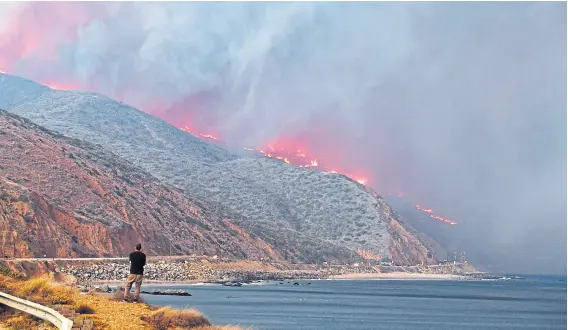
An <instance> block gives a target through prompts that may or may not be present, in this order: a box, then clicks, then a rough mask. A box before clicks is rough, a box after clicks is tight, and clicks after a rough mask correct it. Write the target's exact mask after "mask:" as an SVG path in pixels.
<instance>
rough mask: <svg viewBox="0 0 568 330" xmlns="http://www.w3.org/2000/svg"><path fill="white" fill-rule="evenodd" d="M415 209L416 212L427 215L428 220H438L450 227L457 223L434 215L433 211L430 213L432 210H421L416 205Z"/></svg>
mask: <svg viewBox="0 0 568 330" xmlns="http://www.w3.org/2000/svg"><path fill="white" fill-rule="evenodd" d="M416 209H417V210H418V211H422V212H424V213H428V214H429V215H430V218H432V219H436V220H440V221H443V222H445V223H449V224H450V225H457V222H455V221H452V220H450V219H447V218H444V217H441V216H438V215H435V214H434V211H432V209H425V208H422V207H421V206H420V205H416Z"/></svg>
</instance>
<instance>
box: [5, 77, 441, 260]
mask: <svg viewBox="0 0 568 330" xmlns="http://www.w3.org/2000/svg"><path fill="white" fill-rule="evenodd" d="M3 84H4V85H5V84H9V82H6V81H5V79H4V78H3V77H2V76H1V75H0V87H1V86H3ZM1 100H3V102H4V103H0V107H1V106H8V105H9V104H16V103H17V102H15V101H13V100H10V99H9V95H7V93H4V92H3V91H2V90H0V101H1ZM8 110H9V111H10V112H13V113H15V114H18V115H21V116H23V117H26V118H28V119H30V120H32V121H34V122H37V123H39V124H41V125H43V126H46V127H47V128H49V129H52V130H56V131H58V132H60V133H63V134H65V135H67V136H70V137H72V138H78V139H83V140H86V141H90V142H92V143H96V144H100V145H101V146H103V147H104V148H106V149H108V150H110V151H112V152H114V153H116V154H118V155H120V156H121V157H124V158H125V159H126V160H128V161H129V162H131V163H133V164H134V165H135V166H139V167H140V168H142V169H143V170H145V171H148V172H149V173H151V174H152V175H154V176H156V177H157V178H159V179H161V180H163V181H164V182H166V183H168V184H172V185H174V186H176V187H179V188H181V189H184V190H185V191H186V192H187V193H189V194H191V195H193V196H195V197H197V198H199V199H201V200H207V201H213V202H215V203H219V204H222V205H223V206H224V207H226V209H225V211H223V212H235V213H238V214H242V215H243V218H241V220H238V221H236V223H237V224H238V225H239V226H242V227H243V228H245V229H246V230H248V231H249V232H252V233H255V234H256V235H263V239H264V240H266V241H268V242H272V243H271V245H273V246H274V247H275V248H276V250H278V251H280V253H282V254H283V255H284V256H285V257H286V256H287V255H298V251H300V250H309V249H307V248H306V246H305V244H304V243H302V242H304V241H306V238H308V237H313V238H317V239H319V240H320V241H321V242H322V243H323V246H322V245H321V244H320V245H319V249H316V251H310V252H307V251H305V252H304V253H303V254H308V255H310V257H309V258H307V259H310V258H316V259H318V260H320V259H321V258H319V255H320V252H321V251H320V250H321V248H323V247H325V245H329V246H342V247H345V248H348V249H351V250H354V251H363V250H364V251H367V252H368V253H369V254H370V255H372V256H374V257H377V258H382V257H394V259H393V260H394V261H395V262H400V263H403V264H418V263H434V262H435V259H434V258H433V257H432V255H431V253H429V250H428V247H427V246H426V244H425V243H424V242H423V241H422V240H421V239H420V237H415V234H413V233H414V232H415V230H414V229H412V228H411V226H409V225H408V224H406V223H404V222H403V221H402V220H401V219H400V218H399V217H398V216H397V215H396V214H394V213H392V212H390V211H389V212H386V211H385V210H390V207H389V206H388V204H387V203H386V202H385V201H384V199H382V197H380V196H379V195H378V194H376V193H374V192H372V190H370V189H369V188H368V187H365V186H363V185H361V184H359V183H357V182H355V181H353V180H350V179H348V178H346V177H345V176H343V175H340V174H331V173H323V172H319V171H314V170H310V169H305V168H298V167H295V166H291V165H288V164H284V163H282V162H278V161H275V160H273V159H268V158H248V157H240V156H237V155H235V154H232V153H230V152H229V151H226V150H223V149H221V148H219V147H218V146H214V145H212V144H209V143H207V142H205V141H201V140H199V139H198V138H196V137H193V136H191V135H190V134H188V133H185V132H182V131H181V130H179V129H177V128H175V127H174V126H171V125H169V124H167V123H165V122H163V121H161V120H159V119H157V118H155V117H152V116H150V115H148V114H145V113H143V112H141V111H139V110H137V109H134V108H132V107H129V106H127V105H124V104H122V103H120V102H117V101H114V100H111V99H109V98H107V97H105V96H101V95H98V94H95V93H89V92H77V91H51V92H49V93H46V92H43V93H42V94H41V95H40V96H39V97H35V98H34V97H30V98H29V100H27V101H25V102H20V103H18V104H17V105H15V106H12V107H10V108H9V109H8ZM186 135H187V136H191V138H189V137H187V136H186ZM229 210H230V211H229ZM275 226H278V228H275ZM284 230H285V231H286V232H287V234H286V235H287V236H286V235H284V236H286V238H283V237H280V236H282V235H283V232H284ZM307 241H308V242H309V241H310V239H307ZM342 253H344V252H342ZM300 255H302V253H300ZM307 259H306V258H303V260H302V261H308V260H307ZM293 260H294V259H293ZM320 261H321V260H320Z"/></svg>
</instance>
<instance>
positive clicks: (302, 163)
mask: <svg viewBox="0 0 568 330" xmlns="http://www.w3.org/2000/svg"><path fill="white" fill-rule="evenodd" d="M0 73H1V74H7V73H8V72H7V70H6V69H4V68H2V67H0ZM44 85H45V86H47V87H49V88H51V89H54V90H76V89H77V87H76V86H75V85H73V84H56V83H44ZM62 86H64V87H62ZM178 128H179V129H180V130H182V131H184V132H187V133H189V134H192V135H194V136H196V137H199V138H202V139H206V140H213V141H215V142H223V141H222V140H221V139H220V138H219V137H218V136H216V135H214V134H211V133H198V132H195V131H194V130H192V129H191V128H190V127H189V126H183V127H178ZM244 149H245V150H248V151H252V152H259V153H261V154H262V155H264V156H265V157H269V158H274V159H278V160H281V161H283V162H285V163H286V164H290V165H295V166H298V167H305V168H318V169H320V170H322V171H325V172H327V173H333V174H339V173H341V172H338V171H336V170H335V169H330V168H329V167H328V166H326V165H324V164H321V163H320V162H318V160H317V159H308V157H306V153H305V152H303V151H302V150H301V149H296V150H295V151H294V152H289V151H286V150H285V149H284V148H282V147H281V148H276V147H274V146H273V144H269V145H268V146H267V147H266V148H244ZM341 174H343V175H345V176H347V177H348V178H350V179H352V180H354V181H357V182H358V183H360V184H362V185H364V186H367V185H369V180H368V179H366V178H363V177H360V176H357V177H356V176H353V175H350V174H346V173H341ZM396 196H397V197H402V193H400V192H397V194H396ZM416 209H417V210H419V211H422V212H425V213H428V214H429V215H430V217H431V218H432V219H436V220H440V221H443V222H445V223H448V224H450V225H456V224H457V223H456V222H455V221H452V220H450V219H447V218H444V217H440V216H437V215H435V214H434V211H433V210H432V209H424V208H422V207H421V206H420V205H416ZM361 255H367V256H369V255H368V252H367V251H361Z"/></svg>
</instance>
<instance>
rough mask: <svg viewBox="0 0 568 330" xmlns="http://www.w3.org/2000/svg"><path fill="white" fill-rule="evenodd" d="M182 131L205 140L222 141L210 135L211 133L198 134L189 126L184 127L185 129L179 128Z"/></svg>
mask: <svg viewBox="0 0 568 330" xmlns="http://www.w3.org/2000/svg"><path fill="white" fill-rule="evenodd" d="M179 129H180V130H182V131H184V132H187V133H189V134H191V135H193V136H197V137H200V138H203V139H207V140H215V141H221V140H220V139H219V138H218V137H216V136H215V135H213V134H209V133H197V132H194V131H193V130H191V129H190V128H189V127H187V126H183V127H179Z"/></svg>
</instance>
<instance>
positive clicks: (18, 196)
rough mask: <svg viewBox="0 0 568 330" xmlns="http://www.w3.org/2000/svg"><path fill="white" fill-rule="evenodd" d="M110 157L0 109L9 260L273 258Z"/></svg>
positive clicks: (3, 236) (204, 210) (194, 204)
mask: <svg viewBox="0 0 568 330" xmlns="http://www.w3.org/2000/svg"><path fill="white" fill-rule="evenodd" d="M215 207H216V206H215V205H214V204H211V205H205V204H204V203H202V202H198V201H194V200H191V199H189V198H188V197H187V195H186V194H184V193H183V191H181V190H179V189H175V188H173V187H170V186H167V185H164V184H162V183H160V182H159V181H158V180H157V179H155V178H154V177H152V176H151V175H149V174H147V173H145V172H143V171H141V170H139V169H137V168H136V167H134V166H132V165H130V164H129V163H128V162H127V161H125V160H122V159H120V158H119V157H117V156H116V155H114V154H112V153H109V152H107V151H105V150H103V149H102V148H100V147H96V146H93V145H91V144H88V143H85V142H82V141H79V140H72V139H68V138H66V137H63V136H60V135H57V134H55V133H52V132H50V131H47V130H45V129H43V128H41V127H40V126H37V125H35V124H33V123H31V122H30V121H28V120H25V119H23V118H20V117H17V116H14V115H10V114H8V113H7V112H5V111H1V110H0V247H2V250H3V251H2V252H3V253H4V254H6V255H9V256H12V255H15V256H22V257H24V256H43V255H48V256H50V257H51V256H59V257H64V256H117V255H125V254H127V253H128V252H129V251H131V250H132V247H133V246H134V244H136V242H142V243H143V245H144V247H145V249H146V250H147V251H148V252H149V253H150V254H163V255H167V254H169V253H170V251H171V253H172V254H192V253H195V254H207V255H215V254H217V255H219V256H232V257H239V258H244V257H247V258H255V259H258V258H266V259H272V260H279V259H280V258H281V257H280V255H279V254H278V253H277V252H274V251H273V250H272V248H271V247H270V245H268V244H267V243H266V242H264V241H263V240H262V239H260V238H258V237H255V236H254V235H251V234H249V233H247V232H246V231H245V230H243V229H242V228H240V227H239V226H237V225H236V224H234V223H232V222H231V221H230V220H229V219H223V218H221V217H219V216H217V215H216V212H214V209H215Z"/></svg>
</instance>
